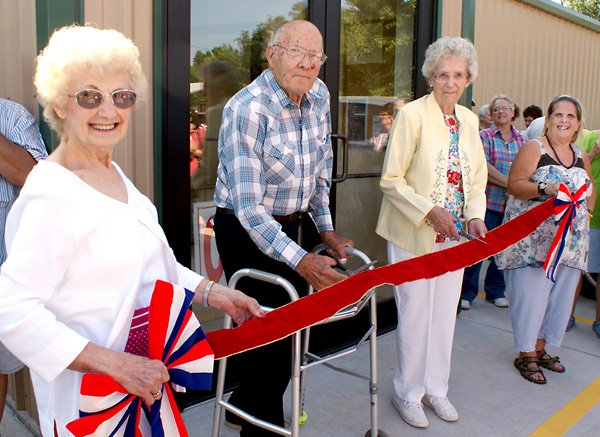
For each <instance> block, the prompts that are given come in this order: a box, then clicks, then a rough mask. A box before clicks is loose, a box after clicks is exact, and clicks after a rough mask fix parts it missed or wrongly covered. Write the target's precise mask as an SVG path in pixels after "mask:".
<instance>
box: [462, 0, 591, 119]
mask: <svg viewBox="0 0 600 437" xmlns="http://www.w3.org/2000/svg"><path fill="white" fill-rule="evenodd" d="M530 3H531V2H530ZM597 27H598V29H597V30H592V29H589V28H587V27H584V26H582V25H579V24H575V23H572V22H569V21H567V20H565V19H564V18H560V17H558V16H556V15H552V14H550V13H548V12H545V11H542V10H540V9H538V8H535V7H533V6H529V5H527V4H525V3H524V2H520V1H516V0H486V1H478V2H477V4H476V20H475V46H476V48H477V53H478V56H479V78H478V79H477V82H476V83H475V84H474V89H473V100H475V102H476V104H477V107H479V106H480V105H481V104H483V103H486V102H489V101H490V100H491V98H492V97H493V96H494V94H500V93H501V94H507V95H509V96H510V97H512V98H513V99H514V100H515V102H516V103H517V105H519V107H520V108H521V110H522V109H524V108H525V107H527V106H528V105H531V104H536V105H538V106H540V107H541V108H542V109H543V110H544V113H545V112H546V109H547V107H548V104H549V103H550V100H551V99H552V98H553V97H554V96H556V95H560V94H570V95H572V96H574V97H577V98H578V99H579V100H580V101H581V103H582V105H583V107H584V110H585V118H586V126H587V127H588V128H592V129H600V99H598V96H599V95H600V81H599V80H598V78H597V75H598V72H600V24H599V25H598V26H597ZM516 127H517V128H524V125H523V119H522V117H521V118H519V119H518V120H517V121H516Z"/></svg>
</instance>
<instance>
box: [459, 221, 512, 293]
mask: <svg viewBox="0 0 600 437" xmlns="http://www.w3.org/2000/svg"><path fill="white" fill-rule="evenodd" d="M503 218H504V213H503V212H497V211H492V210H491V209H486V211H485V226H486V227H487V229H488V231H491V230H492V229H495V228H497V227H498V226H500V225H501V224H502V219H503ZM480 270H481V263H477V264H475V265H473V266H471V267H467V268H465V274H464V276H463V283H462V291H461V295H460V298H461V299H464V300H468V301H469V302H472V301H473V300H474V299H475V298H476V297H477V291H478V290H477V289H478V287H479V272H480ZM484 288H485V298H486V299H487V300H490V301H493V300H495V299H498V298H500V297H504V290H505V288H506V285H505V284H504V276H503V274H502V272H501V271H500V270H498V266H496V261H494V257H491V258H490V266H489V267H488V270H487V273H486V275H485V281H484Z"/></svg>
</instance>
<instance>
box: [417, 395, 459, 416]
mask: <svg viewBox="0 0 600 437" xmlns="http://www.w3.org/2000/svg"><path fill="white" fill-rule="evenodd" d="M423 404H425V405H427V406H428V407H431V408H433V411H435V414H436V415H437V416H438V417H439V418H440V419H442V420H445V421H446V422H456V421H457V420H458V411H456V408H454V405H452V403H451V402H450V401H449V400H448V398H447V397H445V396H444V397H436V396H429V395H425V396H423Z"/></svg>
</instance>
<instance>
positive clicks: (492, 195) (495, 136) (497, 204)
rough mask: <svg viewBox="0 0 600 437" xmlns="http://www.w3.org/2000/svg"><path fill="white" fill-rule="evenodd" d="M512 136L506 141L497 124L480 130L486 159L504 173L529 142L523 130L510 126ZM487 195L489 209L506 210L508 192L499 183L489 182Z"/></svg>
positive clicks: (506, 172) (505, 173) (486, 190)
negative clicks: (522, 147)
mask: <svg viewBox="0 0 600 437" xmlns="http://www.w3.org/2000/svg"><path fill="white" fill-rule="evenodd" d="M510 130H511V132H512V137H511V139H510V141H508V142H506V141H504V140H503V139H502V133H501V132H500V130H499V129H498V128H497V127H496V126H492V127H490V128H488V129H483V130H481V131H480V132H479V136H480V137H481V142H482V143H483V150H484V151H485V159H486V160H487V162H488V164H491V165H492V166H494V167H495V168H496V170H498V171H499V172H500V173H502V174H503V175H507V174H508V172H509V170H510V166H511V165H512V162H513V160H514V159H515V156H517V152H518V151H519V149H520V148H521V146H523V144H525V143H526V142H527V140H526V139H525V137H524V136H523V134H522V133H521V132H519V131H518V130H516V129H515V128H514V127H513V126H512V125H511V126H510ZM485 195H486V197H487V209H491V210H492V211H496V212H504V208H505V207H506V199H507V193H506V189H505V188H502V187H499V186H498V185H495V184H492V183H489V182H488V184H487V187H486V189H485Z"/></svg>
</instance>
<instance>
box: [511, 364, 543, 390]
mask: <svg viewBox="0 0 600 437" xmlns="http://www.w3.org/2000/svg"><path fill="white" fill-rule="evenodd" d="M514 364H515V367H516V368H517V370H518V371H519V373H520V374H521V376H522V377H523V378H525V379H526V380H527V381H529V382H533V383H534V384H546V377H545V376H544V372H542V369H540V368H539V366H538V358H537V357H517V358H515V361H514ZM532 364H535V367H536V368H535V369H532V368H531V367H530V366H531V365H532ZM536 373H539V374H540V375H542V378H543V379H539V380H538V379H534V378H532V376H533V375H535V374H536Z"/></svg>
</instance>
